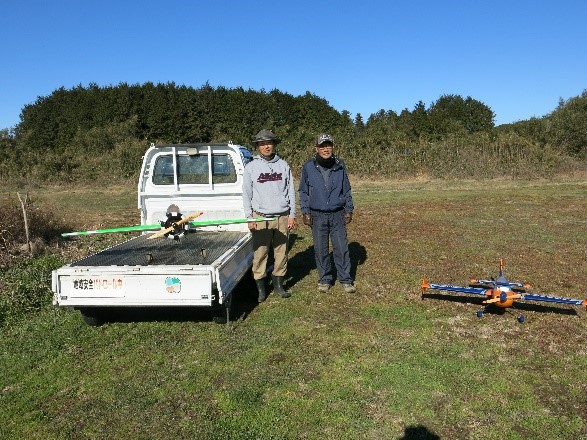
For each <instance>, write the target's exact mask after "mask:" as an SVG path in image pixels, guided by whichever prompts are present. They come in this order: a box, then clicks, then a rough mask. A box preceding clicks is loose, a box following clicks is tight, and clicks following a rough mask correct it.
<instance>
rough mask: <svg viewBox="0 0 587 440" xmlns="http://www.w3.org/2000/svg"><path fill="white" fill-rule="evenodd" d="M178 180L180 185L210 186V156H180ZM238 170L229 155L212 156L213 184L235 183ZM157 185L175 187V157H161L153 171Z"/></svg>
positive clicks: (178, 157) (178, 160) (154, 181)
mask: <svg viewBox="0 0 587 440" xmlns="http://www.w3.org/2000/svg"><path fill="white" fill-rule="evenodd" d="M176 159H177V180H178V183H179V184H208V182H209V176H208V155H206V154H202V155H195V156H188V155H178V156H177V158H176ZM235 182H236V170H235V168H234V163H233V162H232V158H231V157H230V156H229V155H228V154H214V155H212V183H235ZM153 183H154V184H155V185H173V184H174V183H175V182H174V180H173V156H172V155H166V156H160V157H158V158H157V160H156V162H155V169H154V170H153Z"/></svg>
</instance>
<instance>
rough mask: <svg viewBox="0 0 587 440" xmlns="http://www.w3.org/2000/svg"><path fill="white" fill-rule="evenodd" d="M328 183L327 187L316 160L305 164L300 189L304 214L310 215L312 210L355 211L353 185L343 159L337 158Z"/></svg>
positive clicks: (301, 207) (301, 206)
mask: <svg viewBox="0 0 587 440" xmlns="http://www.w3.org/2000/svg"><path fill="white" fill-rule="evenodd" d="M328 183H329V185H328V187H327V186H326V184H325V182H324V178H323V177H322V173H321V172H320V169H319V165H318V163H317V162H316V159H315V158H312V159H310V160H308V161H307V162H306V163H304V165H303V166H302V176H301V178H300V187H299V191H300V209H301V211H302V213H303V214H307V213H309V212H310V210H316V211H325V212H333V211H339V210H341V209H344V210H345V211H346V212H352V211H353V209H354V205H353V196H352V194H351V183H350V181H349V176H348V174H347V171H346V167H345V165H344V161H343V160H342V159H339V158H336V161H335V163H334V165H333V166H332V168H331V171H330V176H329V182H328Z"/></svg>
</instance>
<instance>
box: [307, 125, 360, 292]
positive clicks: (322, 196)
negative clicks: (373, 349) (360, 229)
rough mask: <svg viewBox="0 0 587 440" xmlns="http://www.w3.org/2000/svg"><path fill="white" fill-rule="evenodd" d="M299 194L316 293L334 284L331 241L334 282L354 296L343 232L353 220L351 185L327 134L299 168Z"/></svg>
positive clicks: (317, 140) (320, 137)
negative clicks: (309, 240)
mask: <svg viewBox="0 0 587 440" xmlns="http://www.w3.org/2000/svg"><path fill="white" fill-rule="evenodd" d="M299 191H300V209H301V211H302V216H303V221H304V224H305V225H307V226H310V227H311V228H312V238H313V240H314V254H315V257H316V267H317V269H318V291H319V292H327V291H328V290H329V289H330V288H331V287H332V285H333V284H334V274H333V273H332V268H331V264H330V249H329V242H330V241H331V242H332V254H333V256H334V265H335V267H336V274H337V276H338V281H339V282H340V284H342V286H343V288H344V291H345V292H347V293H355V292H356V288H355V286H354V284H353V279H352V278H351V260H350V255H349V246H348V241H347V230H346V225H347V224H348V223H350V222H351V221H352V219H353V209H354V205H353V197H352V194H351V184H350V181H349V177H348V174H347V170H346V167H345V165H344V162H343V161H342V159H339V158H338V157H336V156H335V155H334V141H333V139H332V136H330V135H329V134H326V133H322V134H320V135H319V136H318V137H317V138H316V155H315V156H314V157H313V158H312V159H310V160H308V161H307V162H306V163H304V165H303V167H302V176H301V178H300V187H299Z"/></svg>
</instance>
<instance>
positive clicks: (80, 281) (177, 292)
mask: <svg viewBox="0 0 587 440" xmlns="http://www.w3.org/2000/svg"><path fill="white" fill-rule="evenodd" d="M251 159H252V154H251V152H250V151H249V150H248V149H247V148H245V147H243V146H240V145H234V144H231V143H226V144H220V143H217V144H177V145H151V147H150V148H149V149H148V150H147V152H146V153H145V155H144V157H143V163H142V167H141V172H140V176H139V182H138V191H137V192H138V209H139V211H140V219H141V225H152V224H157V223H158V222H162V221H164V220H165V218H166V216H168V208H169V207H170V205H175V206H176V207H178V208H179V210H180V211H181V214H182V215H183V216H187V215H189V214H191V213H194V212H203V214H202V215H201V216H200V217H198V218H197V220H202V221H206V220H210V221H223V220H225V221H229V220H230V219H242V220H244V218H245V217H244V212H243V203H242V183H243V182H242V180H243V173H244V167H245V165H246V163H248V162H249V161H250V160H251ZM220 223H221V222H220ZM186 225H189V223H186ZM150 235H151V233H143V234H141V235H139V236H135V237H133V238H131V239H130V240H127V241H125V242H123V243H120V244H118V245H116V246H113V247H111V248H108V249H105V250H103V251H101V252H98V253H96V254H94V255H90V256H87V257H85V258H83V259H81V260H79V261H76V262H73V263H71V264H68V265H66V266H64V267H61V268H59V269H57V270H55V271H53V273H52V290H53V294H54V295H53V304H54V305H55V306H59V307H66V308H73V309H75V310H79V311H80V312H81V314H82V318H83V319H84V321H85V322H86V323H88V324H90V325H100V324H101V323H102V322H104V321H105V320H107V319H108V316H109V313H110V312H112V311H113V308H121V307H138V308H143V307H177V306H187V307H209V308H213V309H214V310H215V311H221V312H222V313H225V314H226V319H227V320H229V319H230V317H229V310H230V300H231V293H232V291H233V289H234V288H235V287H236V286H237V284H238V283H239V282H240V281H241V279H242V278H243V277H244V276H245V274H247V273H248V272H249V271H250V268H251V266H252V260H253V247H252V242H251V234H250V232H249V230H248V227H247V224H246V222H242V223H234V224H222V223H221V224H217V225H214V226H205V227H198V228H190V227H189V226H187V227H186V229H184V230H181V232H180V233H178V234H177V235H175V233H173V234H172V235H171V236H168V237H162V238H156V239H149V236H150Z"/></svg>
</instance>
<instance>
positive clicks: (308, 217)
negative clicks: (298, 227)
mask: <svg viewBox="0 0 587 440" xmlns="http://www.w3.org/2000/svg"><path fill="white" fill-rule="evenodd" d="M302 219H303V221H304V224H305V225H306V226H312V215H311V214H303V215H302Z"/></svg>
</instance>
